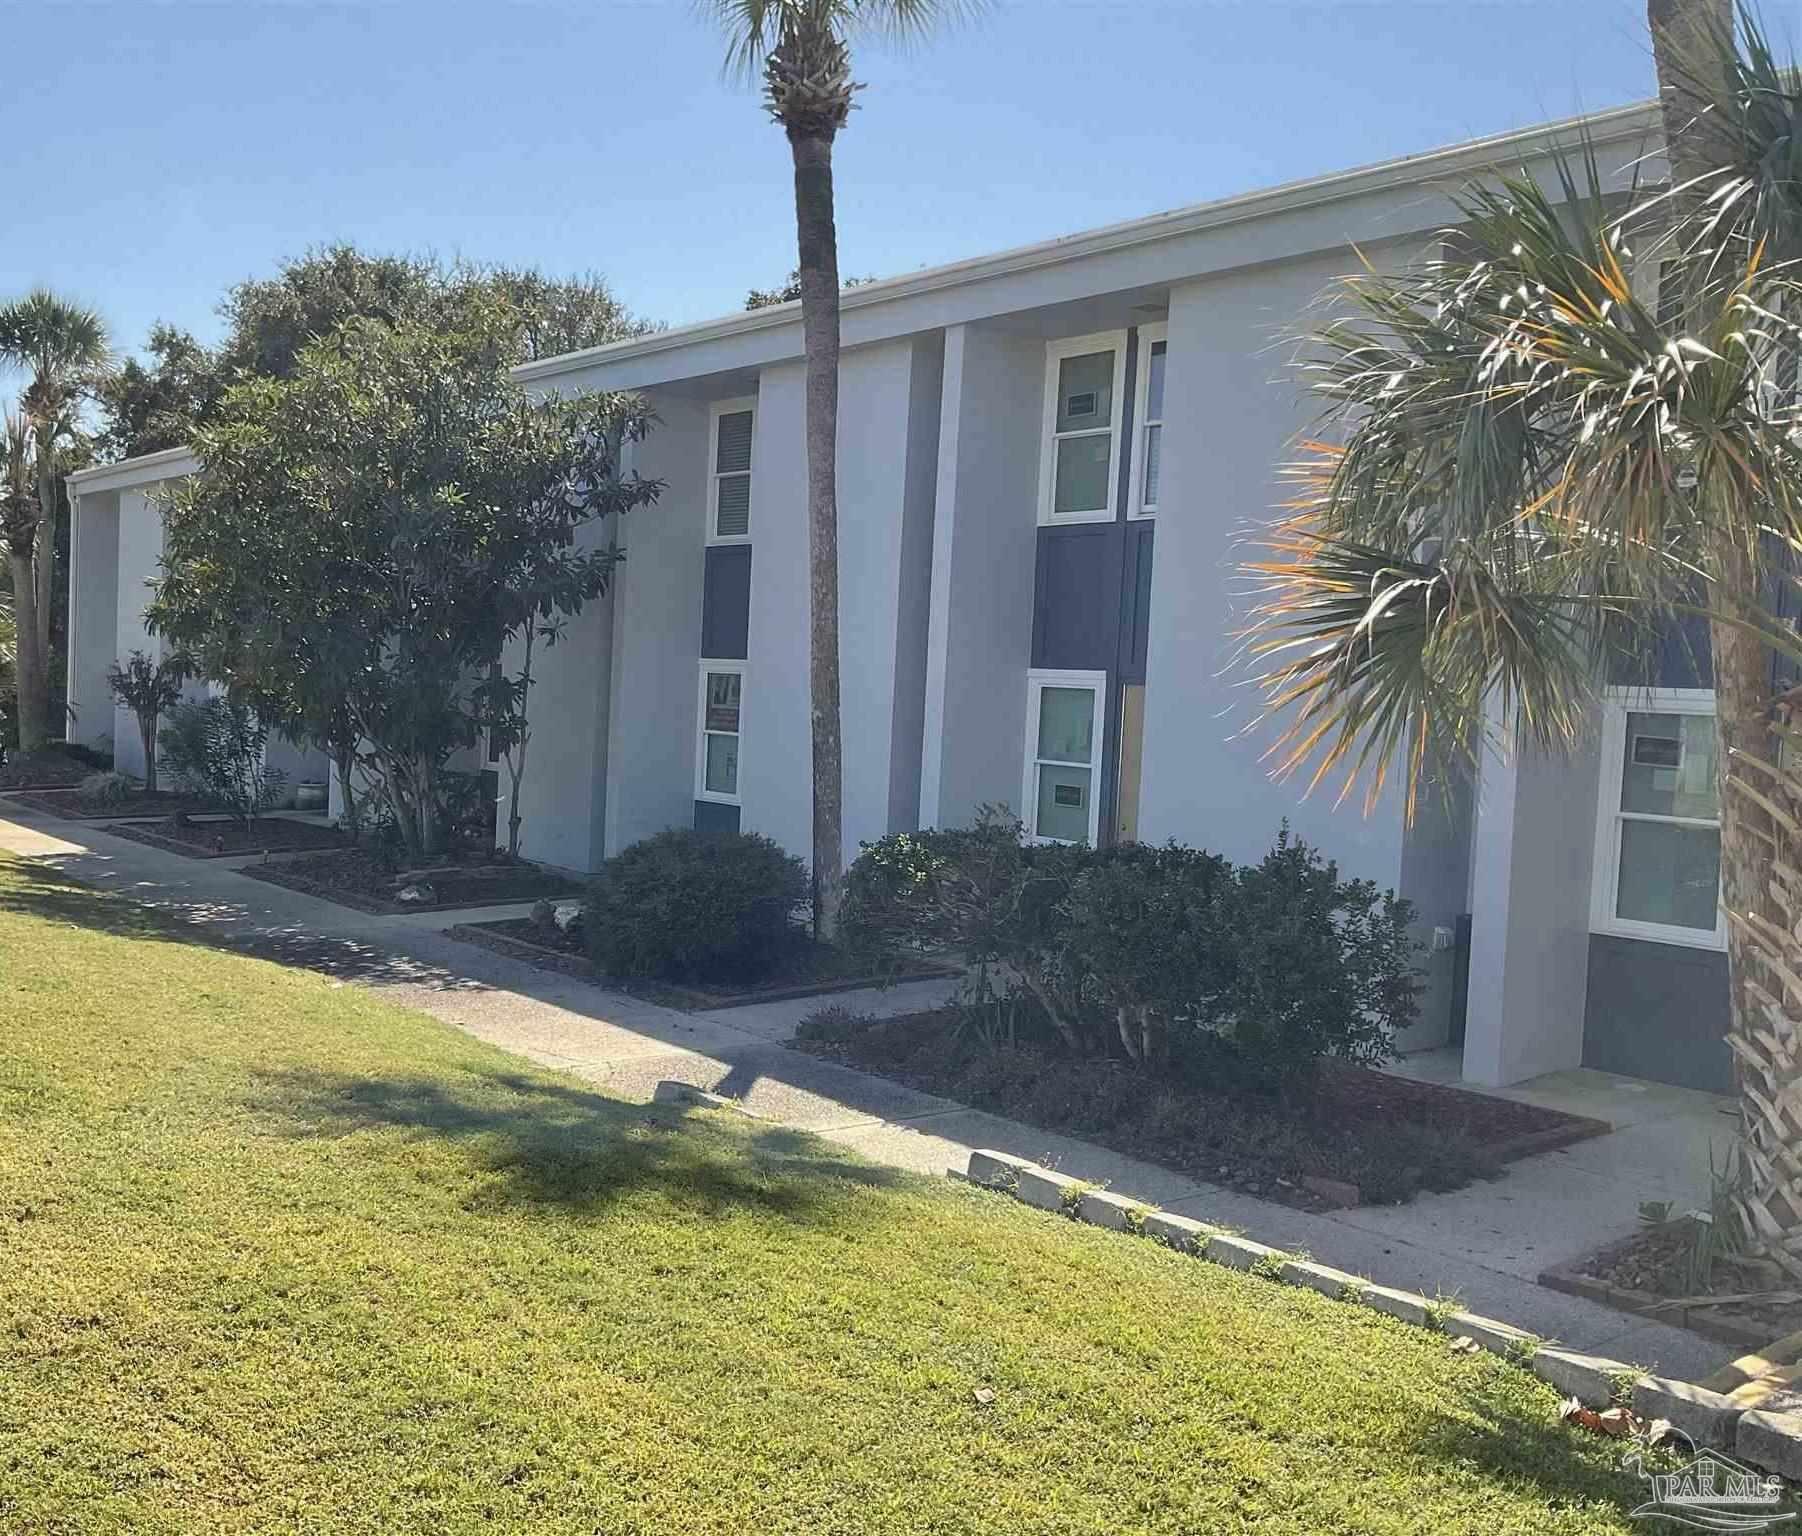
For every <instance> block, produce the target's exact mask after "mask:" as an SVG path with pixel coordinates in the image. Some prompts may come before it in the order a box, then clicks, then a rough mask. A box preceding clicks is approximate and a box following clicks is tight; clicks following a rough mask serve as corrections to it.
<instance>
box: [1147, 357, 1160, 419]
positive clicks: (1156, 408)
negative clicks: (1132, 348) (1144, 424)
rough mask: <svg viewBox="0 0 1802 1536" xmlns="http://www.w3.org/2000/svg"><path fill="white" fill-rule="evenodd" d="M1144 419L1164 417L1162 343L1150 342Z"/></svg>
mask: <svg viewBox="0 0 1802 1536" xmlns="http://www.w3.org/2000/svg"><path fill="white" fill-rule="evenodd" d="M1145 419H1146V420H1147V421H1162V420H1163V419H1164V343H1163V342H1161V341H1154V342H1153V343H1152V344H1151V370H1150V375H1149V377H1148V378H1147V380H1146V383H1145Z"/></svg>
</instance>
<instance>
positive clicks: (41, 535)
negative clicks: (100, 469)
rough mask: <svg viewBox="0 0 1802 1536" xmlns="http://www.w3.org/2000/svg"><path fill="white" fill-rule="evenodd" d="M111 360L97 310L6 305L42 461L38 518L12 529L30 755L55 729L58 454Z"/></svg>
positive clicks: (39, 296) (2, 351)
mask: <svg viewBox="0 0 1802 1536" xmlns="http://www.w3.org/2000/svg"><path fill="white" fill-rule="evenodd" d="M107 357H108V353H107V337H106V325H105V323H104V322H103V321H102V320H101V318H100V316H99V314H98V313H97V312H96V311H94V310H91V309H86V308H84V307H83V306H81V305H79V304H76V303H72V302H71V301H70V300H68V299H64V298H61V297H59V296H58V295H56V294H54V293H52V292H50V291H49V290H48V289H47V288H37V289H33V290H32V291H31V292H30V293H28V294H26V296H25V297H24V298H22V299H17V300H15V301H13V302H12V303H10V304H6V305H0V363H6V364H10V365H12V366H13V367H15V368H19V369H22V370H24V372H25V374H26V381H25V390H24V393H23V394H22V395H21V396H20V400H19V409H20V412H21V414H22V415H23V416H24V419H25V422H26V425H27V426H28V427H29V429H30V434H31V440H32V446H33V449H34V456H35V463H34V465H33V469H34V475H35V481H36V496H37V518H36V521H35V523H31V522H28V521H27V520H26V519H25V518H24V517H23V514H19V516H18V520H17V521H16V522H15V523H13V524H12V525H11V526H10V529H9V545H10V553H11V557H12V559H13V561H14V562H15V564H14V575H13V579H14V589H13V601H14V603H15V605H16V607H17V625H18V638H19V648H20V663H19V669H18V671H19V683H18V688H19V739H20V745H21V747H23V748H24V749H25V750H26V751H31V750H33V749H35V748H37V747H40V746H42V745H43V743H44V740H45V737H46V735H47V730H48V725H49V713H50V673H49V668H50V610H51V602H52V588H53V585H54V576H55V567H56V525H57V519H58V516H59V512H60V508H61V504H62V491H61V487H60V485H59V484H58V479H59V477H58V474H57V455H58V451H59V449H61V448H63V447H64V446H65V445H66V444H67V443H68V442H70V441H71V440H72V439H74V438H75V437H76V435H77V434H78V431H79V424H78V419H77V411H78V408H79V406H80V403H81V400H82V397H83V395H84V394H85V393H86V392H87V391H88V390H89V389H90V388H91V387H92V386H93V384H94V383H95V382H96V381H97V378H98V376H99V373H100V371H101V370H102V369H103V368H104V367H105V366H106V363H107ZM20 558H24V559H26V560H28V561H29V562H30V569H29V571H28V573H27V576H26V579H25V580H24V582H23V583H21V582H20V580H19V572H18V567H17V564H16V562H17V561H18V560H19V559H20Z"/></svg>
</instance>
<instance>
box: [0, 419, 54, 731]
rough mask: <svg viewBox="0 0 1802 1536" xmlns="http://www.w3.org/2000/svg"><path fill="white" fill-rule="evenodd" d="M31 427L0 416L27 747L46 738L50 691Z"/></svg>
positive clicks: (2, 521) (15, 654)
mask: <svg viewBox="0 0 1802 1536" xmlns="http://www.w3.org/2000/svg"><path fill="white" fill-rule="evenodd" d="M34 457H35V456H34V454H33V452H32V443H31V429H30V428H29V427H28V426H27V425H26V424H25V418H24V417H23V416H18V415H14V414H13V413H11V412H8V413H7V414H6V416H5V418H4V419H3V421H0V546H4V549H5V552H6V564H7V573H8V575H9V576H10V578H11V581H12V590H11V591H10V592H9V593H8V599H7V601H8V613H7V631H8V635H9V637H10V640H11V655H10V657H9V667H8V670H9V671H10V673H11V681H12V685H13V702H14V705H15V708H16V716H17V724H18V728H19V745H20V747H21V749H22V750H24V751H27V752H30V751H35V750H37V748H39V747H41V746H42V745H43V744H44V716H45V714H46V712H47V705H48V702H49V693H48V691H47V689H46V688H45V686H44V683H45V672H44V661H43V653H42V652H41V651H40V650H39V649H38V645H37V627H36V624H35V623H34V617H35V614H36V611H37V610H36V603H35V593H36V588H35V585H34V576H33V572H32V558H31V557H32V548H33V546H34V545H35V543H36V540H37V526H38V498H37V487H36V485H35V483H34V476H33V474H32V462H33V459H34Z"/></svg>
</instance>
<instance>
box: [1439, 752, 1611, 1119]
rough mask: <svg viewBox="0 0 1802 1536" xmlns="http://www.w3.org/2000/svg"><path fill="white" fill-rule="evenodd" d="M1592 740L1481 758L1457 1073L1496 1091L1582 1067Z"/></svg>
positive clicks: (1593, 804) (1592, 816)
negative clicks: (1565, 749)
mask: <svg viewBox="0 0 1802 1536" xmlns="http://www.w3.org/2000/svg"><path fill="white" fill-rule="evenodd" d="M1597 764H1598V751H1597V743H1596V741H1595V739H1594V737H1593V734H1592V735H1591V737H1590V738H1589V739H1587V740H1586V741H1585V742H1584V743H1582V744H1581V745H1580V746H1579V747H1578V748H1577V749H1576V750H1574V751H1573V752H1571V753H1570V754H1569V755H1567V756H1555V755H1550V754H1547V753H1544V752H1540V751H1537V750H1535V749H1533V748H1529V747H1520V748H1517V749H1516V750H1514V751H1512V752H1511V753H1510V754H1509V755H1508V756H1507V757H1506V758H1505V759H1504V758H1500V757H1497V756H1496V755H1494V754H1490V755H1488V756H1486V757H1485V758H1484V760H1483V764H1482V770H1481V775H1480V780H1479V784H1478V798H1477V813H1476V823H1475V827H1474V829H1473V833H1472V839H1471V895H1470V913H1471V935H1470V985H1469V1001H1468V1004H1467V1007H1466V1010H1465V1025H1464V1076H1465V1077H1466V1078H1467V1079H1468V1080H1469V1081H1471V1082H1473V1083H1481V1084H1484V1085H1486V1086H1501V1085H1502V1084H1506V1083H1518V1082H1522V1081H1524V1080H1525V1079H1527V1078H1530V1077H1537V1076H1539V1075H1540V1074H1541V1073H1544V1072H1557V1071H1562V1070H1564V1069H1565V1068H1568V1067H1575V1066H1580V1065H1581V1064H1582V1061H1583V1016H1584V1006H1585V1002H1586V999H1587V992H1588V978H1589V897H1590V864H1591V855H1592V851H1593V846H1594V840H1595V807H1596V773H1597Z"/></svg>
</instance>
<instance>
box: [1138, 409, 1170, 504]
mask: <svg viewBox="0 0 1802 1536" xmlns="http://www.w3.org/2000/svg"><path fill="white" fill-rule="evenodd" d="M1163 467H1164V429H1163V428H1162V427H1147V428H1146V429H1145V494H1144V496H1143V497H1142V498H1141V500H1140V503H1139V504H1140V505H1141V506H1145V507H1155V506H1156V505H1157V504H1158V477H1159V475H1160V474H1161V473H1162V472H1163Z"/></svg>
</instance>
